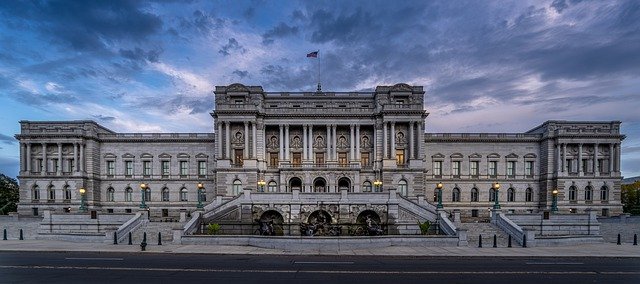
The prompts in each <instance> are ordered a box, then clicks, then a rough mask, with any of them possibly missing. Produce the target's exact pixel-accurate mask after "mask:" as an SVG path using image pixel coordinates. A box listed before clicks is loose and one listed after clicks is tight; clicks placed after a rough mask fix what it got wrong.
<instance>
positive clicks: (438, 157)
mask: <svg viewBox="0 0 640 284" xmlns="http://www.w3.org/2000/svg"><path fill="white" fill-rule="evenodd" d="M431 158H434V159H444V155H442V154H440V153H437V154H435V155H433V156H431Z"/></svg>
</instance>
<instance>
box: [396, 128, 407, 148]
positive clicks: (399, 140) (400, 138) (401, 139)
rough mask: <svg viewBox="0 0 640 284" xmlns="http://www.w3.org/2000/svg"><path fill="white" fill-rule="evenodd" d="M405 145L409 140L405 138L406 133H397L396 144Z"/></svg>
mask: <svg viewBox="0 0 640 284" xmlns="http://www.w3.org/2000/svg"><path fill="white" fill-rule="evenodd" d="M405 143H407V139H406V138H405V137H404V133H403V132H402V131H398V133H396V144H397V145H402V144H405Z"/></svg>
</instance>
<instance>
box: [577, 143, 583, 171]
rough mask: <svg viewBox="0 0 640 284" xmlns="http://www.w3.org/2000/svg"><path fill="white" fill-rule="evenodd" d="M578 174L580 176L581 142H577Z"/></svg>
mask: <svg viewBox="0 0 640 284" xmlns="http://www.w3.org/2000/svg"><path fill="white" fill-rule="evenodd" d="M577 164H578V175H579V176H582V174H583V172H582V143H580V144H578V163H577Z"/></svg>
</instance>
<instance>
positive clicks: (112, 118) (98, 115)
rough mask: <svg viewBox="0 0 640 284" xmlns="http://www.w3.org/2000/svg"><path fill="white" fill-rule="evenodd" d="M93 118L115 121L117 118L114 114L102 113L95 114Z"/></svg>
mask: <svg viewBox="0 0 640 284" xmlns="http://www.w3.org/2000/svg"><path fill="white" fill-rule="evenodd" d="M93 118H95V119H97V120H98V121H105V122H109V121H114V120H115V119H116V118H115V117H113V116H106V115H101V114H97V115H94V116H93Z"/></svg>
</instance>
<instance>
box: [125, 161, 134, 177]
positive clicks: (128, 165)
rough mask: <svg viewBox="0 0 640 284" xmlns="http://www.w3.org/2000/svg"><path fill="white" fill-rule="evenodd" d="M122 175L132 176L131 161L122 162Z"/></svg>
mask: <svg viewBox="0 0 640 284" xmlns="http://www.w3.org/2000/svg"><path fill="white" fill-rule="evenodd" d="M124 175H125V176H132V175H133V161H125V162H124Z"/></svg>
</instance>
